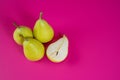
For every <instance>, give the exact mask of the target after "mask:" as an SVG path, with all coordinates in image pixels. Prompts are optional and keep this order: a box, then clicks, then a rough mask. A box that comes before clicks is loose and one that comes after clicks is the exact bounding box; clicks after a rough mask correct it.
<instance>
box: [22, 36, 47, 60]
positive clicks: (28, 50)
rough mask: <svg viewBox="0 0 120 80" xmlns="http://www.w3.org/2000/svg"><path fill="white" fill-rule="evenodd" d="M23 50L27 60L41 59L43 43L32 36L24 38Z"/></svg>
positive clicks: (43, 49) (43, 51)
mask: <svg viewBox="0 0 120 80" xmlns="http://www.w3.org/2000/svg"><path fill="white" fill-rule="evenodd" d="M23 50H24V55H25V57H26V58H27V59H28V60H29V61H38V60H41V59H42V58H43V56H44V53H45V48H44V45H43V44H42V43H40V42H39V41H38V40H36V39H33V38H24V42H23Z"/></svg>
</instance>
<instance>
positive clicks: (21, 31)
mask: <svg viewBox="0 0 120 80" xmlns="http://www.w3.org/2000/svg"><path fill="white" fill-rule="evenodd" d="M20 35H22V36H23V37H31V38H32V37H33V33H32V30H31V29H30V28H28V27H26V26H20V27H18V28H16V29H15V31H14V33H13V39H14V40H15V42H16V43H17V44H19V45H22V44H23V37H21V36H20Z"/></svg>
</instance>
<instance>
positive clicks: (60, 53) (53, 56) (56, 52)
mask: <svg viewBox="0 0 120 80" xmlns="http://www.w3.org/2000/svg"><path fill="white" fill-rule="evenodd" d="M68 42H69V41H68V38H67V37H66V36H65V35H63V37H62V38H60V39H58V40H57V41H56V42H54V43H51V44H50V45H49V46H48V48H47V51H46V55H47V57H48V59H49V60H50V61H52V62H55V63H59V62H62V61H63V60H65V59H66V57H67V55H68Z"/></svg>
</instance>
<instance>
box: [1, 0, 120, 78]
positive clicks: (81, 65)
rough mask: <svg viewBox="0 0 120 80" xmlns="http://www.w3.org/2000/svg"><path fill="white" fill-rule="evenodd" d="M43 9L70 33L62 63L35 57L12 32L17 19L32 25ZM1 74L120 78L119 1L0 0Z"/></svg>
mask: <svg viewBox="0 0 120 80" xmlns="http://www.w3.org/2000/svg"><path fill="white" fill-rule="evenodd" d="M40 11H43V12H44V15H43V18H44V19H46V20H47V21H48V22H49V24H51V25H52V26H53V28H54V30H55V34H56V35H58V33H61V34H66V35H67V36H68V39H69V42H70V45H69V55H68V57H67V59H66V60H65V61H64V62H62V63H59V64H55V63H52V62H50V61H49V60H48V59H47V58H46V57H44V58H43V59H42V60H41V61H38V62H30V61H28V60H27V59H26V58H25V57H24V55H23V50H22V47H20V46H18V45H17V44H16V43H15V42H14V40H13V38H12V34H13V31H14V30H15V27H14V26H13V25H12V23H13V22H14V21H16V22H17V23H18V24H21V25H27V26H29V27H30V28H33V26H34V23H35V21H36V20H37V19H38V17H39V12H40ZM0 80H120V1H119V0H59V1H58V0H18V1H17V0H1V1H0Z"/></svg>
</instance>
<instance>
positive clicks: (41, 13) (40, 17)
mask: <svg viewBox="0 0 120 80" xmlns="http://www.w3.org/2000/svg"><path fill="white" fill-rule="evenodd" d="M42 16H43V12H40V16H39V19H40V20H42Z"/></svg>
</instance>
